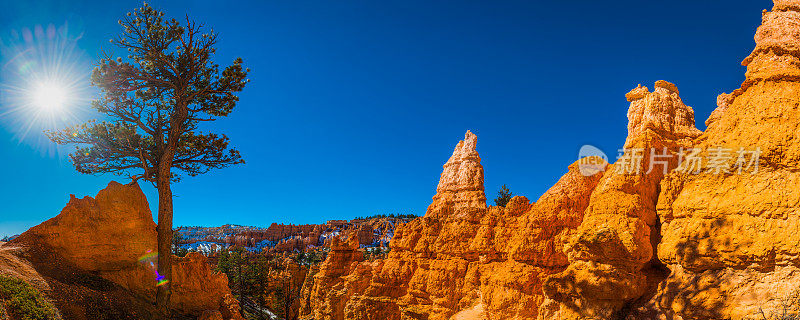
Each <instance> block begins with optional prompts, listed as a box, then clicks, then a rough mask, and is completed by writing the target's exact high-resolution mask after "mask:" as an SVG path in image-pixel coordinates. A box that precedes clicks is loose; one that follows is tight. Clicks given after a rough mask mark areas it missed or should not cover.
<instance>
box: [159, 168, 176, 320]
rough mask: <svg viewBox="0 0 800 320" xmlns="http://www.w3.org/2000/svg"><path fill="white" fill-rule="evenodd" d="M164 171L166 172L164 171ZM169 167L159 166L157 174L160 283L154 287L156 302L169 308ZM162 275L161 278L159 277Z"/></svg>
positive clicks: (170, 284)
mask: <svg viewBox="0 0 800 320" xmlns="http://www.w3.org/2000/svg"><path fill="white" fill-rule="evenodd" d="M164 171H166V172H164ZM170 183H171V181H170V167H166V169H163V168H159V174H158V227H156V230H157V231H158V275H159V278H160V279H161V282H160V283H159V284H160V285H159V286H158V287H156V289H157V291H156V304H157V305H158V306H159V307H160V308H161V309H162V310H164V311H167V310H169V300H170V299H169V298H170V290H169V288H170V287H171V286H172V283H170V282H171V281H172V188H171V186H170ZM161 277H163V278H161Z"/></svg>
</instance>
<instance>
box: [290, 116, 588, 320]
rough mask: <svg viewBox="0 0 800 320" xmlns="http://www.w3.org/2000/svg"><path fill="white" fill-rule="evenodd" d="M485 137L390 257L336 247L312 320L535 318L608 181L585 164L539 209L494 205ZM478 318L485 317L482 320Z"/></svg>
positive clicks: (318, 278)
mask: <svg viewBox="0 0 800 320" xmlns="http://www.w3.org/2000/svg"><path fill="white" fill-rule="evenodd" d="M476 144H477V137H476V136H475V135H474V134H472V133H471V132H467V134H466V136H465V139H464V140H463V141H461V142H459V143H458V145H457V146H456V148H455V150H454V151H453V156H452V157H450V159H449V160H448V161H447V163H446V164H445V165H444V168H443V169H444V170H443V172H442V175H441V178H440V181H439V185H438V187H437V193H436V195H435V196H434V197H433V202H432V204H431V205H430V206H429V207H428V211H427V212H426V214H425V216H423V217H420V218H417V219H415V220H412V221H410V222H408V223H406V224H403V225H401V226H399V227H398V228H397V231H396V233H395V235H394V237H393V238H392V241H391V243H390V247H391V252H390V253H389V256H388V257H387V258H386V259H379V260H375V261H364V258H363V256H362V255H361V254H360V253H359V251H358V239H357V237H356V236H355V235H352V236H351V237H350V238H349V239H348V240H347V241H344V240H336V241H337V242H336V245H333V246H332V247H331V254H330V255H329V257H328V259H327V260H326V261H325V263H324V264H323V267H322V268H320V270H319V272H317V273H316V275H315V276H314V277H313V281H307V282H306V284H305V287H304V293H305V296H306V297H305V299H304V303H303V306H302V309H301V315H302V316H304V317H305V318H306V319H449V318H451V317H452V318H453V319H479V318H480V317H483V318H486V319H533V318H536V316H537V313H538V306H539V304H541V302H542V301H543V300H544V296H543V293H542V290H541V284H542V281H543V280H544V278H545V277H546V276H548V275H550V274H554V273H557V272H559V271H562V270H564V268H565V267H566V266H567V263H568V262H567V258H566V256H565V255H564V253H563V244H564V243H565V241H566V240H565V239H567V238H569V235H570V234H571V233H572V232H574V231H575V230H576V228H577V226H578V225H580V223H581V221H582V219H583V212H584V209H585V208H586V206H587V205H588V200H587V199H588V197H589V195H590V194H591V192H592V190H593V189H594V188H595V186H596V185H597V183H598V182H599V181H600V179H601V177H602V176H603V173H602V172H600V173H599V174H597V175H594V176H583V175H582V174H580V169H579V167H578V166H579V163H577V162H576V163H575V164H573V165H571V166H570V167H569V172H568V173H567V174H566V175H565V176H564V177H562V178H561V180H559V182H558V183H557V184H556V185H555V186H554V187H553V188H551V189H550V190H549V191H548V192H547V193H545V194H544V195H543V196H542V197H541V198H540V199H539V201H538V202H536V203H530V201H529V200H528V199H527V198H525V197H515V198H513V199H512V200H511V202H510V203H509V204H508V205H507V206H506V207H505V208H503V207H487V206H486V196H485V194H484V188H483V167H482V166H481V164H480V156H479V155H478V153H477V151H476ZM476 317H479V318H476Z"/></svg>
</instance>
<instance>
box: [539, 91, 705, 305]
mask: <svg viewBox="0 0 800 320" xmlns="http://www.w3.org/2000/svg"><path fill="white" fill-rule="evenodd" d="M655 88H656V89H655V90H654V91H653V92H650V91H649V90H648V89H647V88H646V87H643V86H641V85H640V86H639V87H637V88H635V89H633V90H632V91H631V92H629V93H628V94H627V95H626V98H627V100H628V101H629V102H630V103H631V105H630V108H629V109H628V121H629V123H628V138H627V139H626V140H625V149H626V150H627V151H626V154H625V156H626V157H627V159H628V160H621V159H620V160H618V161H617V162H616V163H615V164H614V165H613V166H612V168H609V171H608V172H607V173H606V174H605V175H604V176H603V178H602V179H601V180H600V182H599V184H598V186H597V188H596V189H595V190H594V192H592V194H591V198H590V201H589V205H588V207H587V209H586V212H585V215H584V219H583V222H582V223H581V225H580V227H579V228H578V231H577V234H576V235H575V236H573V238H572V239H571V240H570V242H569V244H567V245H566V247H565V252H566V253H567V256H568V258H569V262H570V264H569V266H568V267H567V269H566V270H564V271H563V272H561V273H558V274H556V275H553V276H551V277H548V278H547V279H546V280H545V282H544V284H543V290H544V293H545V295H546V296H547V298H548V300H547V301H545V303H544V304H543V305H542V307H541V310H540V315H539V316H540V319H581V318H601V319H602V318H608V317H611V315H612V314H613V313H615V312H616V311H617V310H619V309H621V308H622V307H623V306H624V305H625V304H626V303H629V302H631V301H633V300H635V299H637V298H639V297H641V296H642V295H643V294H644V293H645V291H646V290H647V284H648V282H649V281H648V280H649V279H648V277H652V276H651V273H652V272H651V269H652V268H653V263H652V262H653V259H654V246H655V243H654V235H656V234H657V230H656V228H657V227H658V220H657V218H656V206H655V205H656V200H657V196H658V190H659V188H658V186H659V183H660V182H661V179H662V178H663V177H664V175H665V172H667V171H669V170H671V169H673V168H675V167H676V166H677V156H676V154H677V153H678V152H679V151H680V149H681V148H687V147H689V146H691V143H692V140H693V138H695V137H697V136H699V135H700V133H701V132H700V131H699V130H697V129H696V128H695V127H694V111H693V110H692V108H691V107H689V106H687V105H685V104H684V103H683V101H682V100H681V99H680V97H679V96H678V89H677V87H676V86H675V85H674V84H672V83H669V82H666V81H658V82H656V84H655ZM665 150H666V153H665ZM651 152H656V153H657V154H659V155H667V156H668V157H663V158H662V161H663V163H656V162H655V161H653V162H652V163H651V157H650V153H651ZM639 157H640V160H638V161H637V160H633V159H634V158H639ZM634 161H637V162H638V164H637V163H636V162H634ZM627 166H631V170H628V169H627V168H626V167H627ZM633 167H635V168H636V169H635V170H633ZM623 168H626V169H623ZM651 168H652V170H651Z"/></svg>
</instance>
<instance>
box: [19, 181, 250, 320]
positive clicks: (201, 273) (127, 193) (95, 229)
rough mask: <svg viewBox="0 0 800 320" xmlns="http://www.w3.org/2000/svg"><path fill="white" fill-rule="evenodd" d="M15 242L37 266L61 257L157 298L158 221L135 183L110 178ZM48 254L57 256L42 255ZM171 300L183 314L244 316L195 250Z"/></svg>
mask: <svg viewBox="0 0 800 320" xmlns="http://www.w3.org/2000/svg"><path fill="white" fill-rule="evenodd" d="M12 244H14V245H19V246H22V247H27V248H30V249H29V250H27V252H30V253H29V255H30V257H27V258H28V260H31V261H32V262H33V264H34V265H35V266H36V267H37V268H39V269H53V268H50V267H49V266H47V264H49V263H50V262H51V261H54V260H58V261H60V263H63V264H64V265H68V266H70V268H73V267H74V269H76V271H75V272H88V273H92V274H97V275H100V276H101V277H102V278H104V279H105V280H109V281H111V282H113V283H114V284H116V285H119V286H121V287H122V288H124V289H127V290H128V291H129V292H131V293H133V294H134V295H135V296H137V297H140V298H142V299H144V300H150V299H153V298H154V297H155V291H156V276H155V273H154V271H153V268H152V266H151V265H149V263H150V262H154V261H155V259H154V258H153V254H152V253H153V252H154V250H155V248H156V225H155V223H154V222H153V218H152V215H151V213H150V210H149V205H148V203H147V199H146V198H145V196H144V193H142V191H141V189H140V188H139V186H138V185H136V184H134V185H122V184H119V183H116V182H111V183H109V185H108V187H106V188H105V189H103V190H101V191H100V192H99V193H98V194H97V196H96V197H95V198H91V197H85V198H83V199H77V198H75V197H74V196H72V197H71V199H70V201H69V203H68V204H67V206H66V207H65V208H64V209H63V210H62V212H61V214H59V215H58V216H56V217H54V218H52V219H50V220H48V221H45V222H44V223H42V224H40V225H38V226H35V227H33V228H31V229H30V230H28V231H26V232H25V233H23V234H22V235H20V237H18V238H17V239H15V240H14V241H13V242H12ZM45 253H46V255H48V256H49V255H52V256H54V257H53V258H43V257H42V256H43V255H45ZM61 269H63V268H61ZM54 278H58V277H54ZM171 303H172V308H173V309H175V310H177V311H179V312H181V313H184V314H190V315H195V316H200V315H201V314H202V313H204V312H205V311H206V310H216V311H219V312H220V314H222V315H223V316H225V319H239V318H241V316H240V315H239V310H238V308H239V307H238V304H237V303H236V302H235V300H233V299H232V298H231V297H230V289H229V288H228V280H227V277H226V276H225V275H224V274H218V273H214V272H213V271H212V269H211V266H210V265H209V264H208V263H207V261H206V258H205V257H203V256H202V255H199V254H196V253H195V254H190V255H188V256H187V257H185V258H178V259H177V260H176V264H175V266H174V267H173V283H172V299H171ZM72 311H74V310H72Z"/></svg>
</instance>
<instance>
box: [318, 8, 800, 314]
mask: <svg viewBox="0 0 800 320" xmlns="http://www.w3.org/2000/svg"><path fill="white" fill-rule="evenodd" d="M774 2H775V6H774V7H773V10H772V11H771V12H768V11H766V10H765V11H764V13H763V19H762V20H763V21H762V25H761V26H760V27H759V28H758V30H757V32H756V36H755V40H756V48H755V49H754V50H753V52H752V54H751V55H750V56H749V57H747V58H746V59H745V60H744V61H743V65H745V66H746V67H747V73H746V80H745V81H744V82H743V84H742V86H741V88H739V89H736V90H734V91H733V92H732V93H730V94H722V95H720V96H719V98H718V100H717V103H718V108H717V109H716V110H715V111H714V112H713V113H712V114H711V116H710V117H709V119H708V120H707V121H706V124H707V126H708V129H707V131H706V132H704V133H703V132H700V131H699V130H697V129H696V128H695V125H694V123H695V119H694V112H693V110H692V108H690V107H689V106H686V105H685V104H684V103H683V101H682V100H681V98H680V97H679V91H678V88H677V86H675V85H674V84H672V83H669V82H666V81H658V82H656V83H655V88H654V90H653V91H650V90H649V89H648V88H646V87H643V86H639V87H637V88H635V89H633V90H632V91H631V92H629V93H628V94H627V95H626V98H627V100H628V101H629V102H630V108H629V110H628V120H629V123H628V137H627V139H626V141H625V144H624V148H625V151H624V152H623V154H621V156H620V158H619V159H618V160H617V161H616V162H615V163H614V164H613V165H610V166H609V167H607V168H606V169H605V171H601V172H600V173H598V174H597V175H593V176H585V175H581V174H580V170H578V169H577V168H578V167H579V166H580V163H576V164H573V165H572V166H570V170H569V172H568V173H567V174H566V175H565V176H564V177H562V178H561V180H560V181H559V182H558V183H557V184H556V185H555V186H553V188H551V189H550V190H549V191H548V192H547V193H546V194H545V195H543V196H542V197H541V198H540V199H539V200H538V201H537V202H535V203H529V202H528V200H527V199H525V198H523V197H516V198H514V199H512V201H511V203H509V204H508V206H507V207H505V208H498V207H487V206H486V202H485V201H486V197H485V195H484V193H483V168H482V166H481V164H480V157H479V156H478V154H477V152H476V149H475V144H476V139H475V136H474V135H472V134H471V133H469V132H468V133H467V136H466V138H465V140H464V141H462V142H460V143H459V144H458V146H457V147H456V149H455V151H454V153H453V156H452V157H451V158H450V160H448V162H447V163H446V164H445V166H444V172H443V173H442V177H441V180H440V183H439V187H438V188H437V194H436V196H434V198H433V203H432V204H431V205H430V206H429V207H428V211H427V213H426V215H425V216H424V217H421V218H418V219H415V220H413V221H411V222H409V223H407V224H406V225H404V226H402V227H400V228H398V230H397V233H396V234H395V236H394V238H393V239H392V242H391V248H392V252H391V253H390V255H389V256H388V258H386V259H383V260H377V261H370V262H366V261H361V259H360V258H357V256H358V255H357V254H355V253H354V251H353V249H352V248H355V247H352V248H350V249H348V250H343V249H340V251H341V252H337V254H336V255H335V257H337V258H336V259H332V260H330V261H326V263H330V266H329V267H328V268H326V270H321V271H320V272H319V273H318V274H317V275H316V276H315V277H314V281H313V283H308V282H307V286H309V287H313V288H314V290H313V291H309V294H310V296H311V299H309V300H308V301H309V302H307V303H306V304H305V308H304V310H305V311H304V314H306V315H308V316H309V317H313V318H314V319H536V318H538V319H611V318H626V319H747V318H750V317H753V316H757V314H756V312H757V311H758V312H763V314H761V315H765V316H767V317H768V316H769V315H770V314H772V311H775V310H776V309H780V308H783V307H785V302H786V301H787V300H786V299H791V298H793V297H794V298H795V299H796V297H797V295H798V294H800V291H798V287H797V284H798V283H800V267H798V263H797V262H798V261H800V249H799V248H800V247H799V246H798V245H797V244H798V243H800V235H798V232H797V231H796V230H798V228H800V215H798V212H800V210H798V209H800V196H799V195H798V194H799V193H798V192H795V189H796V188H797V187H796V186H797V182H798V181H800V175H799V174H798V172H800V143H798V142H797V141H798V140H800V137H798V132H800V113H799V112H798V111H797V110H800V95H798V92H800V2H798V1H797V0H775V1H774ZM697 159H700V160H699V162H697ZM591 162H592V163H594V162H596V161H594V160H593V161H591ZM737 166H738V167H737ZM742 166H745V169H744V170H742ZM753 166H755V168H753ZM348 257H356V258H353V259H349V258H348ZM321 284H323V285H328V284H333V285H334V286H335V287H336V288H337V290H336V294H334V295H333V296H325V295H321V294H320V293H321V292H323V291H324V290H322V288H321V287H319V286H320V285H321Z"/></svg>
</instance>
